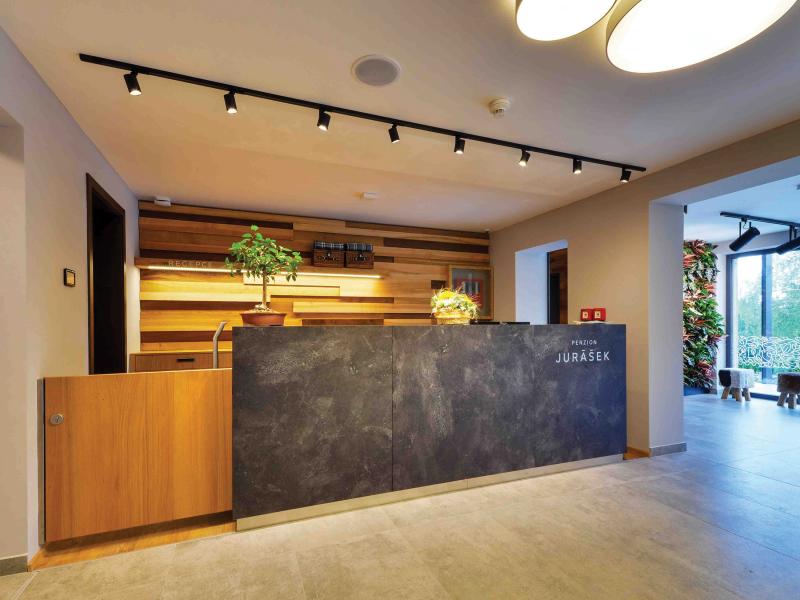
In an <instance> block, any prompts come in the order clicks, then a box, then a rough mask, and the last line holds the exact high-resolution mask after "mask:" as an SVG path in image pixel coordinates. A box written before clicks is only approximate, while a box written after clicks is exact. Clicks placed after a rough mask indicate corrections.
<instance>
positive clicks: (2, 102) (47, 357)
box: [0, 30, 139, 559]
mask: <svg viewBox="0 0 800 600" xmlns="http://www.w3.org/2000/svg"><path fill="white" fill-rule="evenodd" d="M0 109H3V110H4V111H6V112H7V113H8V114H9V115H10V116H11V117H12V118H13V119H14V120H15V121H16V122H17V123H18V124H19V125H20V126H21V128H22V131H23V138H24V149H25V151H24V168H25V196H24V208H25V212H24V228H23V229H22V231H24V236H25V242H24V243H22V244H20V243H19V240H17V243H16V244H15V245H14V248H13V253H12V254H10V255H9V256H12V257H13V259H14V261H16V267H14V269H16V270H13V269H12V275H13V277H11V278H5V277H4V279H3V286H4V294H6V293H7V292H8V291H10V290H14V294H20V295H24V297H25V305H24V307H25V308H24V309H23V308H22V307H20V306H16V307H7V306H5V305H4V307H3V308H4V310H3V313H2V319H3V322H2V324H0V325H2V330H3V332H4V336H5V335H6V332H8V331H9V328H14V327H18V326H19V323H20V322H22V323H23V326H24V331H25V335H23V336H22V337H21V338H20V339H19V340H18V342H15V347H16V348H18V349H20V350H22V349H23V348H24V364H25V365H26V369H25V370H22V371H21V370H20V369H19V366H18V365H15V363H14V362H13V361H12V362H11V363H8V362H5V361H3V362H1V363H0V381H2V382H3V392H4V393H3V396H2V399H0V402H2V406H0V414H3V415H6V414H13V416H14V420H13V421H12V422H3V423H0V456H2V457H3V459H2V461H1V462H3V463H4V464H5V465H7V464H9V463H13V464H15V465H25V471H26V475H25V476H22V475H21V474H20V473H19V472H17V471H13V472H9V473H8V475H9V479H5V478H4V479H3V480H2V486H3V490H4V492H3V494H2V495H0V502H1V503H2V504H0V534H1V535H0V559H1V558H3V557H7V556H12V555H18V554H24V553H26V552H29V553H33V552H35V551H36V549H37V547H38V544H37V540H38V525H37V515H38V500H37V497H38V487H37V453H36V435H37V417H36V415H37V410H36V408H37V404H36V403H37V398H36V381H37V379H39V378H41V377H43V376H52V375H75V374H83V373H86V372H87V368H88V351H87V288H86V184H85V178H86V173H87V172H88V173H90V174H91V175H92V176H93V177H94V178H95V179H96V180H97V181H98V182H99V183H100V185H101V186H103V187H104V188H105V189H106V190H107V191H108V192H109V193H110V194H111V195H112V196H113V197H114V198H115V199H116V200H117V202H119V203H120V204H121V205H122V206H123V207H124V208H125V210H126V217H127V222H126V227H127V231H128V236H129V239H128V244H127V256H128V263H129V267H128V275H127V287H128V289H127V310H128V317H127V320H128V323H127V327H128V351H129V352H132V351H135V350H137V349H138V321H139V315H138V305H139V303H138V295H139V294H138V272H137V271H136V270H135V268H134V267H133V258H134V255H135V249H136V247H137V224H136V216H137V210H136V200H135V198H134V196H133V194H132V193H131V191H130V190H129V189H128V187H127V186H126V185H125V183H124V182H123V181H122V179H121V178H120V177H119V176H118V175H117V174H116V172H115V171H114V170H113V168H112V167H111V166H110V165H109V164H108V163H107V162H106V160H105V159H104V158H103V156H102V155H101V154H100V152H99V151H98V150H97V148H96V147H95V146H94V144H93V143H92V142H91V140H89V139H88V138H87V137H86V135H85V134H84V133H83V131H81V129H80V127H79V126H78V125H77V123H76V122H75V121H74V120H73V119H72V117H71V116H70V115H69V113H68V112H67V111H66V109H65V108H64V107H63V106H62V105H61V103H60V102H59V101H58V99H57V98H56V97H55V96H54V95H53V93H52V92H51V91H50V90H49V89H48V88H47V86H46V85H45V84H44V82H43V81H42V80H41V79H40V78H39V76H38V74H37V73H36V71H35V70H34V69H33V68H32V67H31V65H30V64H29V63H28V62H27V61H26V60H25V58H24V57H23V56H22V55H21V54H20V53H19V51H18V50H17V48H16V47H15V46H14V45H13V43H12V42H11V40H10V39H9V38H8V36H7V35H6V34H5V32H3V31H2V30H0ZM15 206H17V205H15ZM3 210H4V218H6V215H5V210H6V203H5V198H4V202H3ZM15 215H16V218H17V220H18V219H19V214H18V213H15ZM18 227H19V224H17V225H16V226H15V230H17V231H18ZM18 235H19V233H17V236H18ZM3 267H4V273H3V274H4V275H5V269H6V268H8V267H7V266H6V265H5V264H4V265H3ZM64 267H69V268H72V269H74V270H75V271H77V276H78V285H77V287H75V288H67V287H64V286H63V285H62V269H63V268H64ZM20 269H21V270H22V271H23V272H20ZM12 330H13V329H12ZM6 339H8V338H6ZM6 343H7V342H5V341H4V344H6ZM23 389H24V392H23ZM20 407H24V414H25V417H24V419H25V420H24V422H19V419H20V418H21V417H20V415H21V414H22V413H21V410H22V409H20ZM7 430H8V431H7ZM10 431H13V432H14V435H11V436H9V435H5V434H7V433H8V432H10ZM20 432H24V435H25V443H24V444H21V443H20V439H19V435H20ZM6 468H9V467H6ZM5 474H6V472H5V471H3V475H5ZM22 499H25V500H24V505H23V506H22V507H21V506H20V503H21V502H23V500H22ZM21 510H22V511H23V512H25V513H27V538H26V536H22V537H20V534H19V532H18V529H19V518H18V515H19V514H20V511H21Z"/></svg>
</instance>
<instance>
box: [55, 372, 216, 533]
mask: <svg viewBox="0 0 800 600" xmlns="http://www.w3.org/2000/svg"><path fill="white" fill-rule="evenodd" d="M55 415H62V416H63V421H62V422H61V423H60V424H54V422H57V420H58V419H57V418H56V419H55V420H51V419H53V417H54V416H55ZM44 428H45V538H46V540H47V541H48V542H52V541H57V540H63V539H68V538H74V537H79V536H84V535H90V534H95V533H102V532H107V531H115V530H120V529H127V528H129V527H137V526H141V525H149V524H153V523H161V522H165V521H172V520H175V519H182V518H186V517H193V516H199V515H206V514H213V513H218V512H224V511H228V510H231V491H232V484H231V429H232V426H231V371H230V370H228V369H216V370H207V371H185V372H180V371H168V372H158V373H129V374H118V375H89V376H81V377H53V378H47V379H45V423H44Z"/></svg>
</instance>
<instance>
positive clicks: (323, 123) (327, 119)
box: [317, 108, 331, 131]
mask: <svg viewBox="0 0 800 600" xmlns="http://www.w3.org/2000/svg"><path fill="white" fill-rule="evenodd" d="M330 124H331V116H330V115H329V114H328V113H326V112H325V111H324V110H322V109H321V108H320V109H319V119H317V127H318V128H319V129H321V130H322V131H328V127H330Z"/></svg>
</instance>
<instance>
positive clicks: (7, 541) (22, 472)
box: [0, 111, 27, 574]
mask: <svg viewBox="0 0 800 600" xmlns="http://www.w3.org/2000/svg"><path fill="white" fill-rule="evenodd" d="M23 157H24V148H23V134H22V128H21V127H20V126H19V125H17V124H16V123H15V122H14V121H13V120H12V119H10V118H8V117H7V115H5V114H4V113H3V112H2V111H0V198H2V203H1V204H2V215H3V216H2V219H0V281H2V282H3V284H2V285H3V291H2V292H0V326H2V343H0V369H2V370H3V378H2V382H3V383H2V392H0V448H2V449H3V451H2V452H0V456H2V457H3V458H2V459H0V560H2V559H3V558H7V557H10V556H15V555H19V554H21V553H22V552H24V551H25V535H26V528H25V523H26V511H27V505H26V488H25V477H26V472H27V471H26V465H25V454H24V449H25V447H26V435H25V431H26V428H25V423H26V417H27V409H26V405H25V401H24V398H25V380H24V378H23V377H22V376H21V374H22V373H24V372H25V341H26V340H25V321H24V319H22V318H20V317H19V315H23V314H25V288H24V286H22V287H17V286H16V285H11V284H10V282H20V281H22V282H24V281H25V261H24V248H25V168H24V164H23ZM11 289H13V290H14V291H15V292H16V293H9V291H10V290H11ZM9 374H10V375H11V377H8V376H7V375H9ZM6 448H9V449H10V448H14V449H16V450H15V451H14V453H13V454H11V453H7V452H5V450H6ZM12 457H15V458H16V460H14V459H12ZM1 573H2V571H0V574H1Z"/></svg>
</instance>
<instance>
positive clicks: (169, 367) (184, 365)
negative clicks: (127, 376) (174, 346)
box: [131, 352, 221, 373]
mask: <svg viewBox="0 0 800 600" xmlns="http://www.w3.org/2000/svg"><path fill="white" fill-rule="evenodd" d="M220 358H221V357H220ZM212 362H213V358H212V356H211V353H210V352H176V353H174V354H172V353H170V354H134V355H132V356H131V372H132V373H141V372H144V371H184V370H187V369H210V368H211V367H212Z"/></svg>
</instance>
